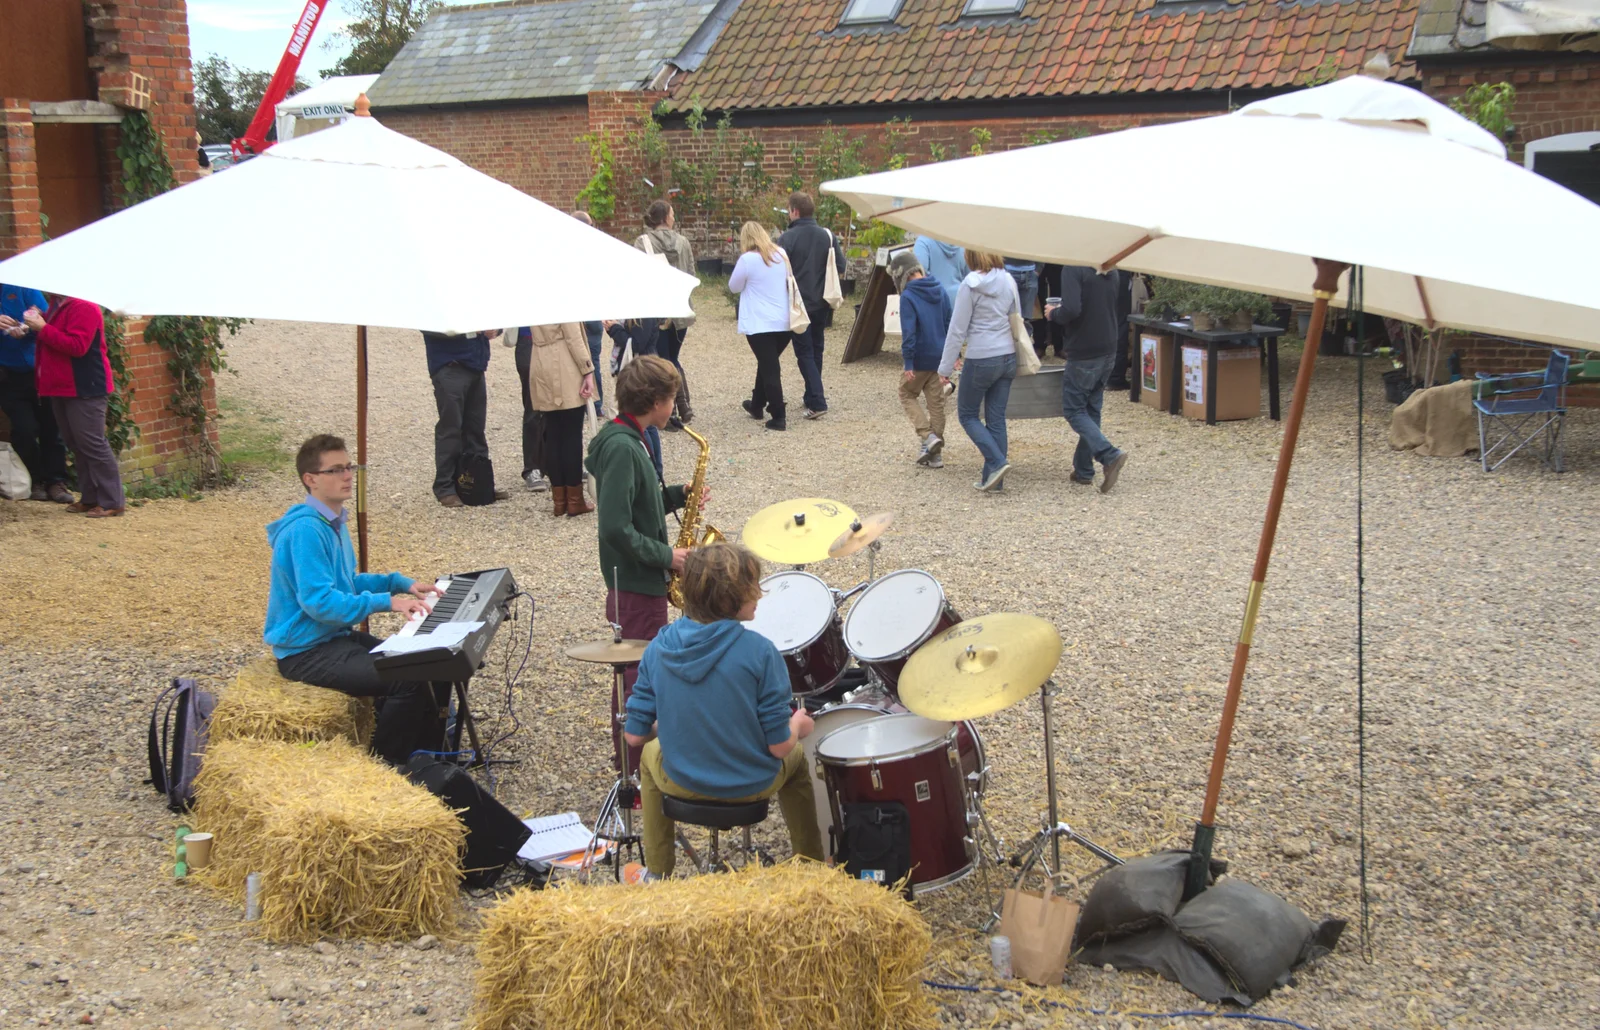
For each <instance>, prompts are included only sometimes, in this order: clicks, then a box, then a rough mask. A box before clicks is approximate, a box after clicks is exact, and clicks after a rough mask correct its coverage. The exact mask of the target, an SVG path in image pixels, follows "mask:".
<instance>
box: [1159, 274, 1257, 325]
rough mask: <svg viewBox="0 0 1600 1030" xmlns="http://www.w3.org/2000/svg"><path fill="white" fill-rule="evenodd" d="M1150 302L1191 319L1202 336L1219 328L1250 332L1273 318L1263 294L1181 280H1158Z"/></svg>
mask: <svg viewBox="0 0 1600 1030" xmlns="http://www.w3.org/2000/svg"><path fill="white" fill-rule="evenodd" d="M1150 299H1151V301H1152V302H1164V303H1165V304H1166V305H1167V306H1169V307H1171V308H1172V309H1173V310H1175V311H1178V312H1180V313H1181V314H1185V315H1188V316H1189V318H1190V320H1191V321H1192V323H1193V325H1194V327H1195V328H1196V329H1198V330H1199V331H1200V332H1209V331H1211V330H1213V329H1215V328H1217V327H1218V326H1224V327H1226V328H1227V329H1229V330H1232V331H1234V332H1247V331H1249V329H1250V326H1251V325H1252V324H1253V323H1254V322H1255V321H1256V320H1258V319H1266V318H1270V317H1271V316H1272V301H1271V300H1269V299H1267V298H1266V297H1263V296H1262V295H1261V294H1259V293H1249V292H1247V291H1245V290H1232V289H1228V288H1227V287H1225V286H1205V285H1202V284H1200V283H1187V282H1182V281H1181V280H1177V279H1161V278H1157V279H1156V280H1155V281H1154V284H1153V285H1152V287H1151V294H1150Z"/></svg>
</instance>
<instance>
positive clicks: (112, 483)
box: [50, 397, 128, 511]
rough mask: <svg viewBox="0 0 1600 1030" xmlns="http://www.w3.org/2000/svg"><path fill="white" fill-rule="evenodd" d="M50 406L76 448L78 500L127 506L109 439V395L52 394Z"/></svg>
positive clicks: (110, 506) (64, 435)
mask: <svg viewBox="0 0 1600 1030" xmlns="http://www.w3.org/2000/svg"><path fill="white" fill-rule="evenodd" d="M50 406H51V409H52V410H53V411H54V412H55V416H56V425H57V426H58V427H59V428H60V429H61V436H62V439H63V440H65V441H66V444H67V446H68V447H70V448H72V463H73V465H74V467H76V468H77V470H78V493H79V495H80V496H79V497H78V502H79V503H80V504H84V505H87V506H88V507H91V508H93V507H95V506H96V505H98V506H100V507H102V508H105V509H106V510H108V511H111V510H114V509H117V508H124V507H127V504H128V500H127V497H126V496H125V495H124V494H123V492H122V469H121V468H120V467H118V465H117V456H116V455H115V454H112V453H111V443H110V441H108V440H107V439H106V399H105V398H104V397H52V398H50Z"/></svg>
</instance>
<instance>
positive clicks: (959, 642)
mask: <svg viewBox="0 0 1600 1030" xmlns="http://www.w3.org/2000/svg"><path fill="white" fill-rule="evenodd" d="M1060 659H1061V634H1060V632H1059V631H1057V630H1056V628H1055V626H1054V625H1053V624H1052V623H1050V622H1049V621H1048V620H1046V619H1040V618H1037V617H1035V616H1032V615H1012V614H1008V613H1000V614H997V615H985V616H983V617H981V618H976V619H968V620H967V621H966V622H958V623H956V624H955V625H954V626H952V627H950V628H949V629H947V630H945V631H944V632H943V633H940V634H939V635H938V636H936V637H934V638H933V639H932V640H929V641H928V642H927V643H926V644H923V645H922V646H921V647H919V648H917V651H916V653H915V654H913V655H912V656H911V660H910V661H908V662H906V667H905V668H904V669H903V670H901V672H900V703H901V704H903V705H905V706H906V707H907V708H909V709H911V710H912V711H913V712H915V713H916V714H918V715H920V716H922V717H924V718H927V719H944V720H947V721H950V722H957V721H960V720H962V719H976V718H979V717H981V716H985V715H989V714H991V713H993V712H998V711H999V710H1000V709H1002V708H1006V707H1009V706H1011V705H1014V704H1016V703H1017V702H1018V701H1020V700H1022V699H1023V698H1025V697H1027V696H1028V695H1029V694H1031V693H1033V692H1034V691H1035V690H1038V689H1039V688H1040V687H1041V686H1043V685H1044V682H1045V680H1047V679H1049V678H1050V674H1051V673H1052V672H1054V671H1055V668H1056V662H1058V661H1060Z"/></svg>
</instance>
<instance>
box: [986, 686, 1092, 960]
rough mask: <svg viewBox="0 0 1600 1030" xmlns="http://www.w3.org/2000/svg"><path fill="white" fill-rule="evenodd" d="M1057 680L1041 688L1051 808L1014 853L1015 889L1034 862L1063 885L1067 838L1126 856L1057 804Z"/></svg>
mask: <svg viewBox="0 0 1600 1030" xmlns="http://www.w3.org/2000/svg"><path fill="white" fill-rule="evenodd" d="M1055 693H1056V683H1055V680H1047V681H1045V684H1044V686H1042V687H1040V688H1039V707H1040V710H1041V711H1042V712H1043V714H1044V764H1045V789H1046V790H1047V791H1048V792H1049V809H1048V811H1047V812H1046V813H1045V819H1044V821H1043V824H1042V825H1041V826H1040V828H1039V832H1037V833H1035V834H1034V835H1033V838H1032V839H1031V840H1029V841H1028V844H1027V846H1026V847H1025V848H1023V850H1021V851H1019V852H1017V853H1016V854H1015V855H1012V856H1011V858H1010V860H1009V863H1008V864H1010V865H1011V866H1013V867H1015V868H1016V870H1017V876H1016V879H1015V880H1014V881H1013V882H1012V885H1011V886H1012V887H1013V888H1014V889H1017V890H1020V889H1021V888H1022V885H1023V882H1024V881H1025V880H1026V879H1027V877H1028V874H1029V873H1030V872H1032V871H1033V868H1034V866H1039V867H1040V868H1041V869H1043V871H1044V874H1045V876H1046V877H1047V878H1048V879H1049V880H1050V882H1051V884H1052V885H1056V886H1059V885H1060V882H1061V878H1062V870H1061V842H1062V841H1063V840H1065V841H1068V842H1069V843H1072V844H1076V845H1078V846H1079V847H1081V848H1083V849H1085V850H1086V851H1088V852H1090V853H1091V854H1093V855H1095V856H1096V857H1098V858H1102V859H1105V861H1106V863H1107V864H1108V865H1121V864H1122V859H1120V858H1118V857H1117V856H1116V855H1114V854H1112V853H1111V852H1110V851H1107V850H1106V849H1105V848H1103V847H1101V846H1100V845H1098V844H1096V843H1095V842H1094V841H1092V840H1090V839H1089V838H1087V837H1085V836H1083V835H1082V834H1080V833H1079V832H1078V831H1077V830H1075V829H1073V828H1072V826H1071V825H1070V824H1068V823H1065V822H1062V821H1061V818H1060V813H1059V810H1058V807H1057V796H1056V755H1055V724H1054V720H1053V719H1052V717H1051V710H1050V699H1051V698H1052V697H1054V696H1055ZM1047 844H1048V845H1049V857H1048V858H1046V856H1045V845H1047ZM999 918H1000V915H999V913H998V912H992V911H991V913H990V919H989V922H988V923H986V924H985V925H984V928H985V929H988V928H989V927H991V926H993V925H994V923H996V922H998V921H999Z"/></svg>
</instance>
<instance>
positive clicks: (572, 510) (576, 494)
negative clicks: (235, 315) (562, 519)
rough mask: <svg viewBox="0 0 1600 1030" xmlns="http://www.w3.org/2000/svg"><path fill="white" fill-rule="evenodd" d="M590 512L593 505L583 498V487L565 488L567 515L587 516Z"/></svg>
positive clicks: (592, 509)
mask: <svg viewBox="0 0 1600 1030" xmlns="http://www.w3.org/2000/svg"><path fill="white" fill-rule="evenodd" d="M591 511H594V505H592V504H590V503H589V501H588V498H586V497H584V496H583V487H581V486H569V487H567V514H568V515H587V514H589V513H590V512H591Z"/></svg>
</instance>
